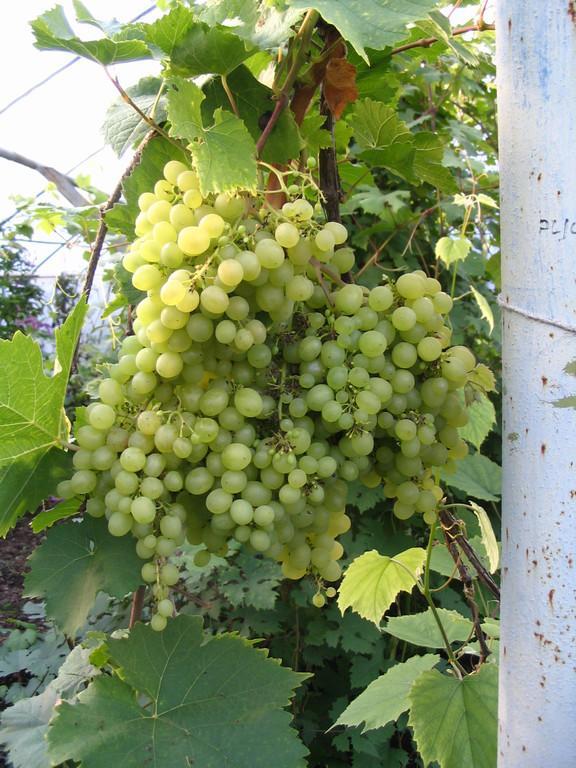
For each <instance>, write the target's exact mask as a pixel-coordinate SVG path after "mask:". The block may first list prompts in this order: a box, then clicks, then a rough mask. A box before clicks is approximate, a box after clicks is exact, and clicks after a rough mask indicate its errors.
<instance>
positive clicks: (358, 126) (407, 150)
mask: <svg viewBox="0 0 576 768" xmlns="http://www.w3.org/2000/svg"><path fill="white" fill-rule="evenodd" d="M348 122H349V123H350V125H351V127H352V129H353V135H354V138H355V139H356V142H357V143H358V146H359V148H360V150H361V151H360V154H359V157H360V158H361V159H362V160H365V161H366V162H368V163H369V164H371V165H375V166H380V167H383V168H387V169H388V170H389V171H392V173H395V174H396V175H398V176H400V177H402V178H403V179H406V180H407V181H410V182H412V183H416V182H417V181H418V180H419V179H420V180H422V181H426V182H428V183H429V184H432V185H434V186H435V187H438V188H440V189H442V190H445V191H446V192H453V191H455V190H456V185H455V182H454V179H453V178H452V176H451V174H450V171H449V170H448V169H447V168H445V167H444V166H443V165H442V158H443V154H444V145H443V143H442V141H441V139H440V138H439V137H438V136H437V135H435V134H433V133H428V132H421V133H411V131H410V130H409V128H408V126H407V125H406V123H404V122H403V121H402V120H400V118H399V117H398V115H397V114H396V112H395V110H394V109H392V108H391V107H389V106H388V105H387V104H384V103H383V102H381V101H374V100H373V99H369V98H367V99H362V100H361V101H360V102H358V104H356V106H355V108H354V111H353V113H352V114H351V116H350V118H349V119H348Z"/></svg>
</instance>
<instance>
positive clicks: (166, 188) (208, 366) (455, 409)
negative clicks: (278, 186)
mask: <svg viewBox="0 0 576 768" xmlns="http://www.w3.org/2000/svg"><path fill="white" fill-rule="evenodd" d="M284 176H287V175H286V174H284V175H282V186H283V187H284V189H285V192H286V195H287V202H286V203H285V204H284V205H283V206H282V208H281V209H280V210H275V209H273V208H271V207H270V206H269V205H267V203H266V199H265V197H264V196H259V195H240V194H235V195H234V194H230V193H220V194H216V195H214V194H210V195H208V196H204V195H202V194H201V192H200V183H199V179H198V176H197V174H196V173H195V171H194V170H193V169H192V168H191V167H188V166H186V165H184V164H183V163H182V162H180V161H175V160H174V161H170V162H168V163H167V164H166V166H165V168H164V178H162V179H159V180H158V181H157V182H156V184H155V185H154V189H153V190H151V191H148V192H145V193H143V194H142V195H141V196H140V198H139V201H138V202H139V209H140V213H139V215H138V217H137V219H136V224H135V235H136V239H135V240H134V242H133V243H132V245H131V247H130V249H129V250H128V252H127V253H126V255H125V256H124V259H123V266H124V268H125V269H126V270H127V271H128V272H129V273H131V275H132V283H133V285H134V287H135V288H137V289H139V290H140V291H143V292H145V293H146V296H145V298H143V299H142V300H141V301H140V302H139V303H138V305H137V306H136V308H135V318H136V319H135V321H134V324H133V325H134V335H132V336H128V337H126V338H125V339H124V341H123V342H122V344H121V347H120V353H119V357H118V361H117V362H116V363H114V364H112V365H111V366H110V369H109V375H108V376H107V377H106V378H104V379H102V380H101V381H100V383H99V387H98V393H99V399H98V400H97V401H95V402H93V403H91V404H90V405H89V406H88V408H87V409H86V418H85V423H81V424H80V425H77V428H76V432H75V439H76V443H77V448H78V450H76V451H75V453H74V457H73V463H74V468H75V471H74V474H73V475H72V476H71V478H70V479H69V480H65V481H63V482H62V483H60V485H59V487H58V494H59V495H60V496H61V497H63V498H69V497H71V496H74V495H82V496H86V497H87V502H86V512H87V514H89V515H91V516H93V517H102V518H106V520H107V526H108V530H109V532H110V534H111V535H113V536H127V535H131V536H133V537H134V538H135V539H136V551H137V553H138V555H139V557H140V558H142V560H143V561H144V563H143V566H142V579H143V581H144V582H145V583H147V584H149V585H151V587H152V593H153V595H154V598H155V604H156V608H155V612H154V614H153V615H152V619H151V626H152V627H153V628H154V629H156V630H162V629H163V628H164V627H165V626H166V623H167V620H168V619H169V618H170V617H171V616H172V615H173V614H174V604H173V601H172V600H171V598H170V589H171V587H174V586H175V585H176V584H177V582H178V580H179V571H178V568H177V567H176V566H175V565H174V564H173V563H171V562H170V560H169V558H170V556H171V555H172V554H173V553H174V552H175V551H176V549H177V548H178V547H179V546H181V545H182V544H183V543H184V541H185V539H187V540H188V542H190V543H191V544H194V545H199V546H200V547H201V548H199V549H198V551H197V553H196V555H195V564H196V565H197V566H199V567H202V566H205V565H207V564H208V562H209V561H210V558H211V554H217V555H220V556H226V555H227V554H228V553H229V551H230V548H231V547H232V549H237V548H238V547H245V548H247V549H248V550H249V551H251V552H253V553H258V554H262V555H264V556H266V557H270V558H273V559H275V560H277V561H279V562H281V564H282V571H283V574H284V576H285V577H286V578H289V579H300V578H302V577H303V576H305V575H306V574H307V573H311V574H312V575H313V576H314V578H315V579H316V581H317V584H318V590H317V592H316V594H315V595H314V598H313V603H314V605H316V606H318V607H321V606H322V605H324V603H325V601H326V596H327V597H331V596H333V595H334V594H335V590H334V589H333V587H331V586H328V587H326V586H325V584H332V583H334V582H336V581H338V579H339V578H340V576H341V568H340V565H339V563H338V561H339V560H340V559H341V557H342V555H343V547H342V545H341V544H340V542H339V541H338V536H339V535H341V534H343V533H345V532H346V531H347V530H348V529H349V527H350V524H351V522H350V519H349V517H348V516H347V514H346V511H345V510H346V502H347V497H348V487H349V484H350V483H351V482H353V481H355V480H359V481H360V482H362V483H363V484H364V485H366V486H368V487H378V486H381V485H382V486H383V493H384V495H385V496H386V497H387V498H388V499H390V500H393V514H394V515H395V516H396V517H397V518H399V519H401V520H407V519H409V518H410V517H412V516H413V515H415V514H420V515H422V516H423V518H424V521H425V522H426V523H432V522H434V521H435V519H436V516H437V509H438V505H439V503H440V501H441V499H442V496H443V491H442V489H441V487H440V485H439V481H438V477H439V472H440V470H441V469H444V470H445V471H450V468H451V467H453V466H454V463H455V462H456V461H458V459H461V458H463V457H464V456H465V455H466V453H467V445H466V443H465V441H464V440H463V439H462V438H461V437H460V436H459V433H458V428H459V427H462V426H464V425H465V424H466V423H467V420H468V416H467V411H466V406H465V400H464V398H463V397H462V396H461V390H462V389H463V388H464V387H465V386H466V385H467V383H468V382H469V379H470V374H471V372H472V371H473V370H474V368H475V365H476V361H475V359H474V356H473V354H472V353H471V352H470V351H469V350H468V349H467V348H465V347H462V346H453V347H451V346H450V338H451V331H450V327H449V325H448V324H447V320H446V318H447V316H448V314H449V312H450V310H451V308H452V299H451V298H450V296H449V295H448V294H446V293H444V292H443V291H442V290H441V285H440V283H439V282H438V280H436V279H435V278H433V277H428V276H427V275H426V274H425V273H424V272H421V271H415V272H411V273H406V274H402V275H401V276H400V277H399V278H398V279H397V280H396V281H395V282H394V281H391V280H390V281H387V282H385V283H383V284H381V285H378V286H376V287H374V288H372V289H368V288H365V287H363V286H360V285H356V284H354V283H353V282H348V279H349V278H348V273H349V272H350V270H351V269H352V268H353V266H354V262H355V257H354V251H353V249H352V248H351V247H349V246H348V245H347V238H348V232H347V230H346V228H345V227H344V226H343V225H342V224H340V223H338V222H334V221H327V222H326V221H323V220H322V215H321V208H320V200H319V193H318V191H317V189H316V187H315V185H314V183H313V181H312V179H311V177H309V176H307V175H306V174H301V173H298V174H296V175H295V178H293V179H290V182H291V183H288V184H286V183H285V179H284Z"/></svg>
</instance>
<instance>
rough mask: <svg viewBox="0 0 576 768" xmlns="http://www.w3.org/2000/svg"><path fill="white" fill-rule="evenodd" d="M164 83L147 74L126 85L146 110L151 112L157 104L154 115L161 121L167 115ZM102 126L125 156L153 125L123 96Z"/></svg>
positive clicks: (143, 110)
mask: <svg viewBox="0 0 576 768" xmlns="http://www.w3.org/2000/svg"><path fill="white" fill-rule="evenodd" d="M161 86H162V81H161V80H160V79H159V78H157V77H144V78H142V80H140V81H139V82H138V83H136V85H133V86H129V87H128V88H126V93H127V94H128V96H129V97H130V98H131V99H132V101H133V102H134V104H136V105H137V107H138V108H139V109H140V110H141V111H142V112H144V114H146V115H151V113H152V109H153V108H154V114H153V118H154V120H156V122H158V123H162V122H164V120H165V119H166V108H165V104H164V99H163V98H162V97H161V96H160V88H161ZM102 130H103V133H104V138H105V139H106V142H107V143H108V144H109V145H110V146H111V147H112V149H113V150H114V152H116V154H117V155H118V156H119V157H121V156H122V155H123V154H124V153H125V152H126V151H127V150H129V149H132V147H134V146H136V145H137V144H138V143H139V142H140V141H141V140H142V139H143V138H144V136H145V135H146V133H147V132H148V131H149V130H150V126H149V125H148V124H147V123H146V122H145V121H144V120H143V119H142V118H141V117H140V115H139V114H138V113H137V112H135V110H134V108H133V107H132V106H131V105H129V104H127V103H126V102H125V101H124V99H122V98H119V99H117V100H116V101H115V102H113V103H112V104H111V105H110V106H109V107H108V110H107V112H106V117H105V119H104V125H103V127H102Z"/></svg>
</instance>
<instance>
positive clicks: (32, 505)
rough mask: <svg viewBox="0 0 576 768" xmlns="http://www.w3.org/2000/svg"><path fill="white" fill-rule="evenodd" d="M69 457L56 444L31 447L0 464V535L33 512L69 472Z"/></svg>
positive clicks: (4, 534)
mask: <svg viewBox="0 0 576 768" xmlns="http://www.w3.org/2000/svg"><path fill="white" fill-rule="evenodd" d="M70 466H71V457H70V455H69V454H68V453H65V452H64V451H62V450H60V449H59V448H48V449H47V450H40V451H34V452H33V453H30V454H28V455H27V456H24V457H22V458H18V459H10V460H8V461H7V462H5V463H3V464H2V465H1V466H0V536H6V534H7V533H8V531H9V530H10V529H11V528H13V527H14V525H16V523H17V522H18V520H19V519H20V518H21V517H22V515H24V514H25V513H26V512H33V511H34V510H35V509H36V508H37V507H38V506H39V505H40V504H41V503H42V501H43V500H44V499H45V498H47V497H48V496H50V495H51V494H53V493H54V492H55V491H56V486H57V485H58V483H59V482H60V481H61V480H64V479H66V478H67V477H69V476H70Z"/></svg>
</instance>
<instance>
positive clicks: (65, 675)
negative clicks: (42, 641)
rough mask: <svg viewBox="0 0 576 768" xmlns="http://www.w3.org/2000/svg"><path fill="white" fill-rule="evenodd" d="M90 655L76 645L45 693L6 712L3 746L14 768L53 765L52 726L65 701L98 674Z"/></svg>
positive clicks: (1, 723) (0, 728) (0, 724)
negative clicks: (49, 737)
mask: <svg viewBox="0 0 576 768" xmlns="http://www.w3.org/2000/svg"><path fill="white" fill-rule="evenodd" d="M89 656H90V651H89V650H86V649H84V648H82V647H80V646H76V648H74V649H73V650H72V651H71V652H70V654H69V655H68V656H67V658H66V659H65V660H64V663H63V664H62V666H61V667H60V670H59V671H58V674H57V676H56V678H55V679H54V680H52V682H50V683H49V685H47V686H46V688H45V689H44V690H43V691H42V693H40V694H38V695H37V696H32V697H31V698H25V699H20V701H18V702H16V704H15V705H14V706H13V707H10V709H8V710H7V711H6V712H4V714H3V715H2V719H1V720H0V744H4V746H5V747H6V749H7V750H8V752H9V755H10V762H11V763H12V765H13V768H46V766H47V765H49V764H50V761H49V757H48V750H47V744H46V734H47V732H48V723H49V722H50V719H51V718H52V716H53V715H54V713H55V711H56V707H57V705H58V704H59V703H60V702H61V701H62V700H64V701H69V700H71V699H74V698H75V696H76V694H77V693H78V691H79V690H80V689H81V688H82V687H83V685H84V684H85V683H86V682H87V681H88V680H89V679H90V678H93V677H94V676H95V675H97V674H98V670H97V669H95V668H94V667H93V666H92V664H91V663H90V661H89Z"/></svg>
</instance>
